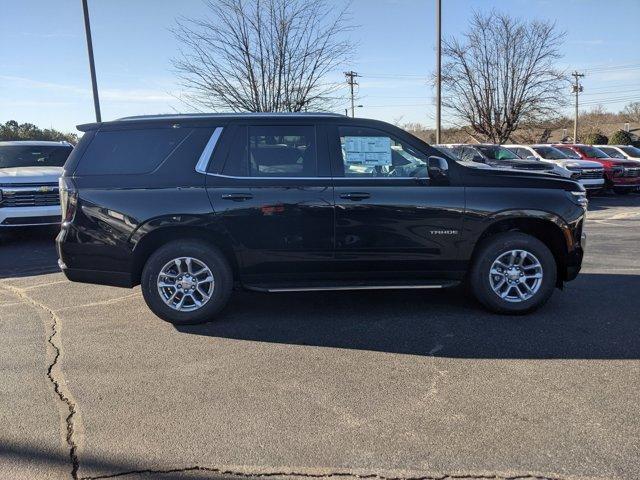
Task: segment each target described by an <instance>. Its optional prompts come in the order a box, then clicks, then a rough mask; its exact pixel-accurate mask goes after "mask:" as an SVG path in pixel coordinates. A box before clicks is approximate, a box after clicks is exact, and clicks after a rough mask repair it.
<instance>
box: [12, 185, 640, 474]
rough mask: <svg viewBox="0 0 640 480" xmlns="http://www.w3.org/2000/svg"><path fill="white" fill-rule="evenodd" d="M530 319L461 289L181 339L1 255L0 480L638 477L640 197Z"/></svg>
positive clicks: (380, 298) (240, 310)
mask: <svg viewBox="0 0 640 480" xmlns="http://www.w3.org/2000/svg"><path fill="white" fill-rule="evenodd" d="M590 210H591V211H590V214H589V220H588V223H587V234H588V236H589V244H588V252H587V256H586V258H585V263H584V267H583V272H582V274H581V275H580V276H579V278H578V279H577V280H576V281H574V282H571V283H570V284H568V285H567V287H566V289H565V290H564V291H562V292H561V291H556V293H555V294H554V296H553V297H552V299H551V301H550V302H549V303H548V304H547V305H546V306H545V307H544V308H543V309H542V310H541V311H539V312H537V313H535V314H532V315H530V316H527V317H518V318H512V317H501V316H495V315H491V314H488V313H486V312H485V311H483V310H481V309H480V307H479V306H477V305H476V304H475V303H474V302H472V301H471V300H469V299H467V298H465V297H464V296H463V295H462V294H461V292H460V291H458V290H450V291H445V292H424V291H411V292H401V291H399V292H390V291H386V292H384V293H380V292H374V293H371V292H369V293H364V292H359V293H344V292H342V293H339V292H336V293H306V294H302V293H301V294H279V295H265V294H259V293H249V292H238V293H236V294H235V295H234V297H233V299H232V302H231V304H230V306H229V308H228V309H227V310H226V313H225V314H224V315H223V316H222V317H221V318H219V320H218V321H216V322H212V323H209V324H205V325H200V326H191V327H180V328H176V327H174V326H172V325H170V324H167V323H164V322H162V321H160V320H159V319H158V318H156V317H154V315H153V314H152V313H151V312H150V311H149V310H148V309H147V307H146V306H145V304H144V302H143V300H142V298H141V295H140V291H139V289H134V290H126V289H118V288H110V287H103V286H92V285H83V284H72V283H70V282H67V281H66V280H65V279H64V277H63V275H62V274H61V273H59V272H58V271H57V267H56V256H55V251H54V247H53V237H54V233H53V232H52V231H51V230H46V229H45V230H34V231H29V232H26V231H20V232H13V233H8V234H3V235H2V236H0V342H1V345H2V348H0V372H1V373H0V396H1V398H2V402H1V404H0V422H1V423H0V424H1V425H2V428H1V429H0V478H10V479H23V478H24V479H34V478H38V479H39V478H72V475H74V476H77V478H110V477H121V478H127V479H128V478H162V479H166V478H176V479H177V478H222V477H225V478H226V477H244V478H246V477H247V476H271V477H324V476H327V477H331V476H346V477H348V476H354V477H357V476H361V477H371V478H382V479H388V478H496V479H503V478H521V479H530V478H531V479H533V478H538V479H541V478H545V479H546V478H552V479H574V478H598V479H613V478H621V479H637V478H639V477H640V413H639V412H640V407H639V403H640V400H639V399H640V313H639V312H640V195H630V196H626V197H619V196H613V195H610V196H602V197H595V198H593V199H592V200H591V205H590Z"/></svg>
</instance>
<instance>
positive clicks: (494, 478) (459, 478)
mask: <svg viewBox="0 0 640 480" xmlns="http://www.w3.org/2000/svg"><path fill="white" fill-rule="evenodd" d="M198 471H200V472H211V473H215V474H218V475H228V476H233V477H240V478H261V477H262V478H270V477H300V478H353V479H363V480H366V479H372V480H562V479H561V478H560V477H549V476H540V475H531V474H523V475H515V476H501V475H473V474H471V475H465V474H463V475H458V474H455V475H437V476H429V475H426V476H422V475H421V476H406V477H402V476H398V477H390V476H385V475H379V474H375V473H371V474H356V473H349V472H332V473H302V472H264V473H247V472H240V471H233V470H223V469H220V468H215V467H200V466H194V467H186V468H175V469H169V470H152V469H146V470H129V471H126V472H119V473H114V474H109V475H98V476H90V477H81V478H80V480H100V479H107V478H118V477H125V476H129V475H146V474H149V475H164V474H167V475H169V474H172V473H187V472H198Z"/></svg>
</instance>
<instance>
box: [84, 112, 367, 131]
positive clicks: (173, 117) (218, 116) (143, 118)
mask: <svg viewBox="0 0 640 480" xmlns="http://www.w3.org/2000/svg"><path fill="white" fill-rule="evenodd" d="M255 119H279V120H282V119H297V120H303V119H304V120H310V119H334V120H337V119H348V120H349V121H351V120H352V118H351V117H347V116H345V115H342V114H339V113H328V112H257V113H252V112H243V113H189V114H166V115H164V114H163V115H140V116H134V117H124V118H119V119H116V120H113V121H109V122H99V123H86V124H82V125H78V126H77V128H78V130H80V131H83V132H86V131H87V130H95V129H97V128H100V127H101V126H103V125H104V126H109V125H123V124H128V123H138V122H139V123H151V124H153V123H162V122H166V123H172V122H174V123H182V122H189V123H191V124H198V123H200V122H204V123H206V122H209V121H211V120H213V121H217V120H219V121H221V122H228V121H230V120H241V121H251V120H255ZM358 120H367V121H369V122H371V121H373V120H369V119H358Z"/></svg>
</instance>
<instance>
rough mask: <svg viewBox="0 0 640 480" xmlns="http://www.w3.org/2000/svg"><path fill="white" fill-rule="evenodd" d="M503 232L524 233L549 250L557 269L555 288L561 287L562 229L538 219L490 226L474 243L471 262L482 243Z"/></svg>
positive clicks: (563, 264)
mask: <svg viewBox="0 0 640 480" xmlns="http://www.w3.org/2000/svg"><path fill="white" fill-rule="evenodd" d="M504 232H521V233H526V234H528V235H531V236H532V237H535V238H537V239H538V240H540V241H541V242H542V243H544V244H545V245H546V246H547V247H548V248H549V250H551V253H552V254H553V258H555V260H556V265H557V267H558V280H557V286H558V287H562V282H563V281H564V279H565V275H566V258H567V254H568V252H567V244H566V241H565V238H564V235H563V233H562V229H561V228H560V227H559V226H558V225H556V224H555V223H553V222H551V221H549V220H543V219H540V218H510V219H505V220H500V221H498V222H496V223H494V224H492V225H491V226H490V227H489V228H487V229H486V230H485V231H484V232H483V233H482V235H481V236H480V238H479V239H478V241H477V242H476V245H475V247H474V249H473V254H472V256H471V260H472V262H473V261H474V260H475V255H476V253H477V251H478V250H479V246H480V245H481V244H482V242H484V241H485V240H486V239H487V238H489V237H491V236H493V235H496V234H498V233H504Z"/></svg>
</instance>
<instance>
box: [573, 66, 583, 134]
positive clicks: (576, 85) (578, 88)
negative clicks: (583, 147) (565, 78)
mask: <svg viewBox="0 0 640 480" xmlns="http://www.w3.org/2000/svg"><path fill="white" fill-rule="evenodd" d="M571 76H572V77H573V78H575V83H574V84H573V85H572V89H571V91H572V92H573V93H575V94H576V116H575V119H574V121H573V143H574V144H575V143H578V96H579V95H580V92H582V90H583V88H582V85H580V79H581V78H582V77H584V73H578V72H577V71H574V72H573V73H572V74H571Z"/></svg>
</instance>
